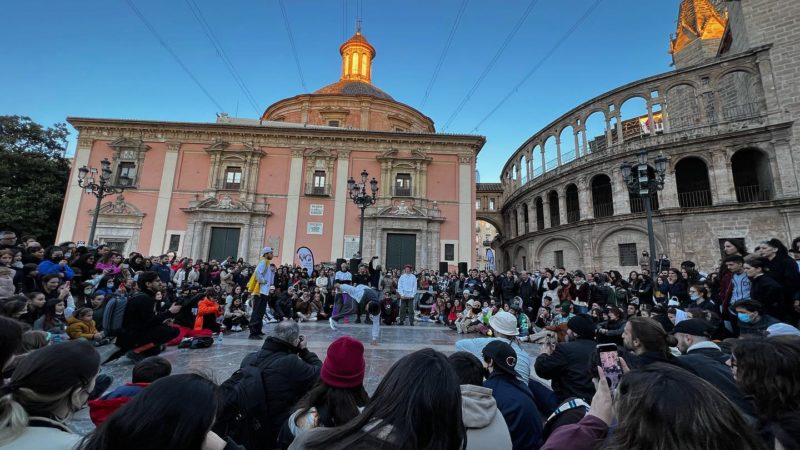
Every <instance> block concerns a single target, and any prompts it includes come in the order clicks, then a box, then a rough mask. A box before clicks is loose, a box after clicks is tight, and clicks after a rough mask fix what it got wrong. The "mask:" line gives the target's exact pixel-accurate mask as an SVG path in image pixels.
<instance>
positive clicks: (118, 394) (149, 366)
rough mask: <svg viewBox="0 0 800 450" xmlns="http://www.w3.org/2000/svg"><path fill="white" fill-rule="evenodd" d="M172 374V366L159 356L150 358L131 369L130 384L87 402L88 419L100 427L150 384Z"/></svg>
mask: <svg viewBox="0 0 800 450" xmlns="http://www.w3.org/2000/svg"><path fill="white" fill-rule="evenodd" d="M171 373H172V364H170V362H169V361H167V360H166V359H164V358H162V357H160V356H150V357H147V358H145V359H143V360H141V361H139V362H138V363H137V364H136V365H135V366H134V367H133V373H132V374H131V382H130V383H126V384H123V385H122V386H119V387H117V388H116V389H114V390H113V391H111V392H108V393H106V394H105V395H103V396H102V397H100V398H97V399H94V400H91V401H89V417H90V418H91V419H92V422H93V423H94V424H95V425H96V426H98V427H99V426H100V425H101V424H102V423H103V422H105V421H106V420H108V418H109V417H110V416H111V414H113V413H114V412H115V411H116V410H118V409H119V408H121V407H122V405H124V404H126V403H128V402H129V401H131V399H132V398H133V397H135V396H136V395H138V394H139V393H140V392H141V391H142V390H143V389H144V388H145V387H147V386H149V385H150V383H152V382H154V381H156V380H158V379H160V378H164V377H168V376H169V375H170V374H171Z"/></svg>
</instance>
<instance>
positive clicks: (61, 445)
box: [0, 417, 82, 450]
mask: <svg viewBox="0 0 800 450" xmlns="http://www.w3.org/2000/svg"><path fill="white" fill-rule="evenodd" d="M81 438H82V436H81V435H79V434H75V433H73V432H72V431H70V429H69V428H67V427H66V426H65V425H63V424H61V423H60V422H56V421H54V420H51V419H46V418H43V417H30V418H28V426H27V427H25V431H23V432H22V434H21V435H20V436H19V437H18V438H16V439H14V440H13V441H11V442H7V443H6V444H5V445H0V449H2V450H4V449H9V450H11V449H13V450H41V449H47V450H72V449H74V448H75V447H77V445H78V442H79V441H80V440H81Z"/></svg>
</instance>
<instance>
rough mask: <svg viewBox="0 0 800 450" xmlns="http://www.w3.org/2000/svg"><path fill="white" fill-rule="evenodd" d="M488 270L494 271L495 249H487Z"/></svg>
mask: <svg viewBox="0 0 800 450" xmlns="http://www.w3.org/2000/svg"><path fill="white" fill-rule="evenodd" d="M486 270H487V271H489V272H494V270H495V269H494V250H492V249H490V248H487V249H486Z"/></svg>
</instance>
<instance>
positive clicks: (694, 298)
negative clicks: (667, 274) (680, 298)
mask: <svg viewBox="0 0 800 450" xmlns="http://www.w3.org/2000/svg"><path fill="white" fill-rule="evenodd" d="M689 298H690V299H692V301H693V302H696V301H698V300H700V294H691V295H689Z"/></svg>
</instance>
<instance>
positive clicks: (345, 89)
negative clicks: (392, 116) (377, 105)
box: [314, 80, 394, 100]
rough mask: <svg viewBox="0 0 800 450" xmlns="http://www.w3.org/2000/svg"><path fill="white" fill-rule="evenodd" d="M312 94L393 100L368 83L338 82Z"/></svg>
mask: <svg viewBox="0 0 800 450" xmlns="http://www.w3.org/2000/svg"><path fill="white" fill-rule="evenodd" d="M314 94H328V95H331V94H333V95H337V94H338V95H367V96H369V97H375V98H382V99H385V100H394V99H393V98H392V96H391V95H389V94H387V93H386V92H383V91H382V90H380V89H378V88H377V87H375V86H373V85H372V84H370V83H365V82H363V81H352V80H339V81H337V82H336V83H333V84H329V85H327V86H325V87H324V88H322V89H319V90H317V91H315V92H314Z"/></svg>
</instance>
